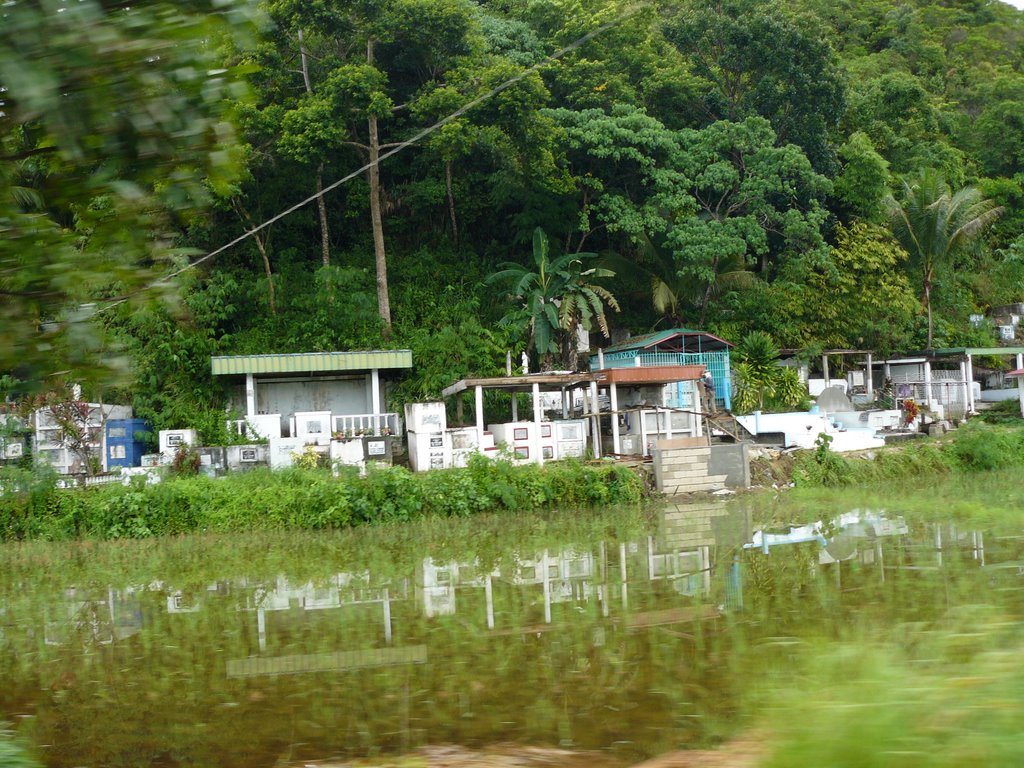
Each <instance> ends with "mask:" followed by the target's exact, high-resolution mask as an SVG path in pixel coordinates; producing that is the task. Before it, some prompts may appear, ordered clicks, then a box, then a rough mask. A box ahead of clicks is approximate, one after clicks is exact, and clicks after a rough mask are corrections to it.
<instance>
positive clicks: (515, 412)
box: [512, 391, 519, 421]
mask: <svg viewBox="0 0 1024 768" xmlns="http://www.w3.org/2000/svg"><path fill="white" fill-rule="evenodd" d="M512 421H519V395H517V394H516V393H515V392H514V391H513V392H512Z"/></svg>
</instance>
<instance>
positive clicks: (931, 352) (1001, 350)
mask: <svg viewBox="0 0 1024 768" xmlns="http://www.w3.org/2000/svg"><path fill="white" fill-rule="evenodd" d="M916 354H919V355H928V356H929V357H943V356H950V355H978V356H979V357H986V356H988V357H999V356H1000V355H1019V354H1024V347H946V348H941V349H926V350H924V351H922V352H918V353H916Z"/></svg>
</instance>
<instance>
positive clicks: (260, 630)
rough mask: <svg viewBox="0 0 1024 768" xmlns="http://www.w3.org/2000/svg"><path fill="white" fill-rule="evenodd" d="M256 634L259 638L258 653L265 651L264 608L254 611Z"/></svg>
mask: <svg viewBox="0 0 1024 768" xmlns="http://www.w3.org/2000/svg"><path fill="white" fill-rule="evenodd" d="M256 634H257V635H258V637H259V645H260V651H265V650H267V612H266V609H264V608H257V609H256Z"/></svg>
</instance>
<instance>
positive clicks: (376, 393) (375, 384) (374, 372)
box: [370, 368, 380, 435]
mask: <svg viewBox="0 0 1024 768" xmlns="http://www.w3.org/2000/svg"><path fill="white" fill-rule="evenodd" d="M370 408H371V409H372V411H373V434H374V435H379V434H380V371H379V370H378V369H377V368H372V369H371V370H370Z"/></svg>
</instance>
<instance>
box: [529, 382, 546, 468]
mask: <svg viewBox="0 0 1024 768" xmlns="http://www.w3.org/2000/svg"><path fill="white" fill-rule="evenodd" d="M540 420H541V413H540V384H538V383H536V382H534V384H533V440H532V443H533V445H532V446H531V448H532V449H533V451H534V458H533V460H534V461H535V462H537V463H538V464H543V463H544V451H542V450H541V447H540Z"/></svg>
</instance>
